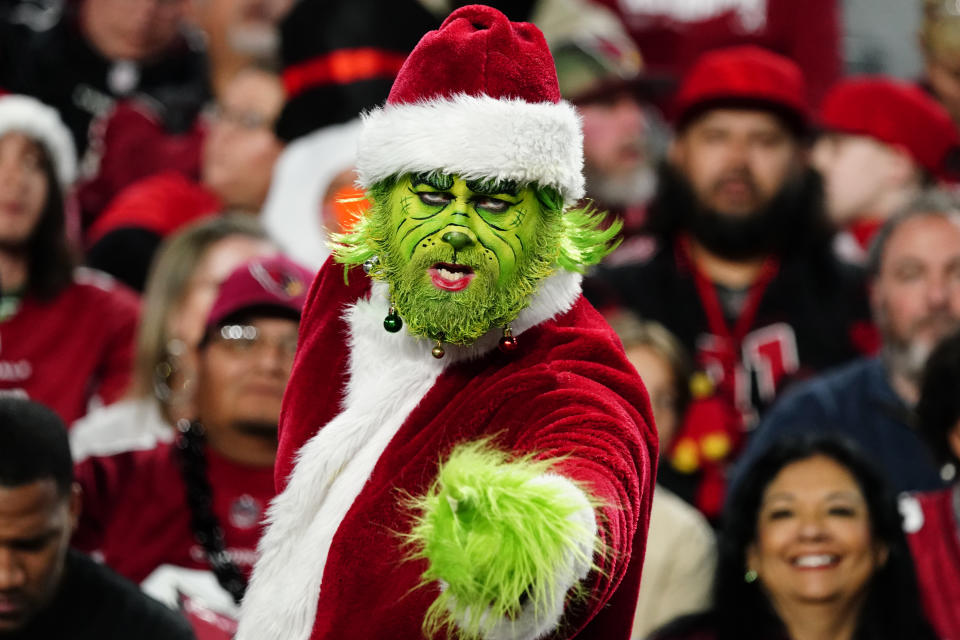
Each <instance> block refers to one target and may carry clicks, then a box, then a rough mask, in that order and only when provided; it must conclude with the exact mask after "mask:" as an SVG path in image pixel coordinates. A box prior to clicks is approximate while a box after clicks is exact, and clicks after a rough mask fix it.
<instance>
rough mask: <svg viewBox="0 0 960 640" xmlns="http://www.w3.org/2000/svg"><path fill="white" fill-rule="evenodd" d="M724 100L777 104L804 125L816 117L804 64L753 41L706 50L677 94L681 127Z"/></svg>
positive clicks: (742, 104)
mask: <svg viewBox="0 0 960 640" xmlns="http://www.w3.org/2000/svg"><path fill="white" fill-rule="evenodd" d="M724 106H730V107H747V108H758V109H765V110H772V111H774V112H777V113H778V114H780V115H782V116H785V117H786V118H788V120H789V123H788V124H790V125H791V126H793V127H795V128H799V129H801V130H803V129H806V127H807V124H808V121H809V117H810V114H809V111H810V109H809V105H808V104H807V86H806V82H805V81H804V79H803V72H802V71H800V67H799V66H797V64H796V63H795V62H793V61H792V60H790V59H788V58H785V57H783V56H781V55H778V54H776V53H773V52H772V51H768V50H767V49H763V48H761V47H757V46H753V45H746V46H738V47H729V48H726V49H717V50H715V51H709V52H707V53H705V54H703V55H702V56H700V58H699V59H698V60H697V61H696V63H694V65H693V67H692V68H691V69H690V71H689V72H688V73H687V75H686V77H685V78H684V79H683V82H682V84H681V85H680V90H679V91H678V92H677V95H676V97H675V98H674V104H673V113H674V118H675V120H676V122H677V128H678V129H682V128H683V127H684V126H686V125H687V124H689V123H690V121H691V120H693V119H694V118H695V117H696V116H698V115H700V114H701V113H703V112H704V111H707V110H709V109H712V108H719V107H724Z"/></svg>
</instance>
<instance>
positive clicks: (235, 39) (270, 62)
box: [78, 0, 291, 228]
mask: <svg viewBox="0 0 960 640" xmlns="http://www.w3.org/2000/svg"><path fill="white" fill-rule="evenodd" d="M290 3H291V0H195V1H193V2H190V3H189V7H190V9H191V11H192V19H193V21H194V22H196V24H197V26H199V27H200V29H201V31H202V32H203V34H202V35H203V36H205V40H206V45H207V53H208V55H209V59H210V78H211V80H212V84H213V91H214V95H215V97H216V99H217V100H218V101H220V102H223V101H224V100H226V99H227V94H228V93H229V91H230V88H231V86H232V82H233V80H234V78H235V76H236V75H237V74H238V73H240V72H241V71H243V70H244V69H247V68H251V67H254V68H262V69H269V70H271V71H272V70H273V69H274V68H275V67H276V66H277V61H278V60H277V59H278V57H279V44H280V39H279V30H278V26H277V23H278V22H279V20H280V17H281V16H282V14H283V13H284V12H285V11H286V10H287V9H288V8H289V5H290ZM161 116H162V112H158V109H157V105H156V103H154V102H152V101H150V100H144V99H142V98H138V97H134V98H132V99H129V100H124V101H121V102H120V103H119V104H117V106H116V107H115V108H114V109H112V110H111V111H109V112H107V114H106V115H105V116H104V117H101V118H97V119H96V120H94V122H93V124H92V125H91V127H90V148H91V152H90V153H89V154H88V158H87V159H88V160H89V162H88V163H87V164H86V166H85V168H86V169H87V171H86V173H87V180H85V181H84V182H82V183H81V184H80V185H79V189H78V192H79V200H80V205H81V208H82V211H83V216H84V217H83V219H84V227H85V228H86V227H89V226H90V225H91V224H93V223H94V221H96V219H97V218H98V217H99V216H100V215H101V214H102V212H103V211H104V209H105V208H106V207H107V205H109V203H110V202H111V201H112V200H113V198H114V197H116V195H117V194H118V193H119V192H120V191H122V190H123V189H124V188H125V187H127V186H129V185H131V184H133V183H134V182H137V181H139V180H142V179H144V178H147V177H149V176H151V175H154V174H156V173H160V172H163V171H178V172H180V173H183V174H184V175H186V176H187V177H190V178H193V179H196V178H198V177H199V176H200V172H201V166H202V158H201V149H202V146H203V140H204V137H205V135H206V133H207V122H206V120H205V119H204V118H197V119H195V120H194V121H193V122H192V123H190V122H184V123H183V127H184V129H183V130H179V129H178V130H171V129H170V128H169V127H168V126H167V125H166V124H165V123H164V122H163V118H162V117H161Z"/></svg>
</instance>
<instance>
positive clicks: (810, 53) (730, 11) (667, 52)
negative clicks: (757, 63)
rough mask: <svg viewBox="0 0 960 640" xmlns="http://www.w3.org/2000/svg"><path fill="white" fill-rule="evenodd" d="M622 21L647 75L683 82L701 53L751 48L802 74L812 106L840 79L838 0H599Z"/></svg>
mask: <svg viewBox="0 0 960 640" xmlns="http://www.w3.org/2000/svg"><path fill="white" fill-rule="evenodd" d="M598 2H599V3H600V4H603V5H607V6H608V7H609V8H611V9H613V10H614V11H615V12H616V13H617V14H618V15H619V16H620V17H621V18H622V20H623V23H624V25H625V26H626V27H627V30H628V31H629V32H630V35H631V36H633V39H634V42H636V43H637V46H638V47H639V48H640V52H641V54H643V60H644V63H645V65H646V66H647V67H649V68H650V70H652V71H655V72H660V73H669V74H671V75H674V76H676V77H677V78H680V77H683V75H684V74H685V73H686V72H687V70H688V69H690V67H691V66H692V65H693V63H694V61H695V60H696V59H697V58H698V57H699V56H700V55H701V54H702V53H704V52H706V51H709V50H711V49H717V48H720V47H728V46H734V45H741V44H755V45H759V46H761V47H764V48H766V49H770V50H771V51H775V52H777V53H780V54H782V55H784V56H786V57H788V58H790V59H791V60H793V61H795V62H796V63H797V64H798V65H800V67H801V68H802V69H803V72H804V75H805V76H806V80H807V87H808V90H809V96H810V102H811V104H814V105H816V104H818V103H819V102H820V100H821V99H822V98H823V96H824V95H825V94H826V92H827V90H828V89H829V88H830V86H831V85H833V83H834V82H836V81H837V80H838V79H839V78H840V72H841V60H840V56H841V51H840V7H839V6H838V5H839V4H840V3H838V2H837V0H805V2H784V1H783V0H598Z"/></svg>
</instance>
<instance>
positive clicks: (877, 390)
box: [742, 191, 960, 491]
mask: <svg viewBox="0 0 960 640" xmlns="http://www.w3.org/2000/svg"><path fill="white" fill-rule="evenodd" d="M868 268H869V270H870V274H871V278H872V289H871V304H872V306H873V315H874V319H875V320H876V323H877V327H878V328H879V330H880V333H881V336H882V339H883V347H882V351H881V355H880V357H877V358H862V359H860V360H857V361H855V362H852V363H850V364H848V365H847V366H844V367H843V368H841V369H838V370H837V371H834V372H831V373H828V374H826V375H824V376H822V377H820V378H817V379H814V380H810V381H809V382H807V383H806V384H804V385H803V386H800V387H798V388H797V389H796V391H795V393H791V394H790V395H789V396H786V397H784V398H783V399H782V400H780V401H779V402H778V403H777V405H776V406H775V407H774V408H773V410H772V411H771V412H770V413H769V414H768V415H767V417H766V419H765V420H764V423H763V424H762V425H761V426H760V428H759V429H758V430H757V432H756V434H755V435H754V437H753V438H752V439H751V440H750V442H749V444H748V445H747V450H746V452H745V453H744V456H743V461H742V464H745V465H749V464H750V462H749V460H750V459H751V458H754V457H756V456H758V455H762V452H763V450H764V449H766V448H767V447H769V446H771V445H772V444H773V443H774V442H776V441H777V440H778V439H779V438H781V437H783V435H784V434H785V433H788V432H790V433H794V432H798V431H806V430H809V429H821V430H829V431H835V432H839V433H843V434H844V435H846V436H847V437H849V438H851V439H852V440H854V441H856V442H857V443H858V444H859V445H860V446H861V447H862V448H863V450H864V451H866V452H867V453H868V454H869V455H870V457H871V458H872V459H873V460H874V461H875V462H876V464H877V465H878V466H879V467H880V468H882V469H883V471H884V473H885V474H886V476H887V480H888V482H889V483H890V484H891V485H892V486H893V487H894V488H895V489H896V490H897V491H926V490H933V489H939V488H940V487H941V486H942V485H943V480H942V479H941V475H940V470H939V469H938V465H937V464H936V462H935V461H934V459H933V457H932V456H931V455H930V453H929V451H927V448H926V447H925V446H924V443H923V441H922V440H921V438H920V435H919V434H918V433H917V432H916V431H915V430H914V429H913V428H912V427H911V423H912V421H911V419H910V407H912V406H913V405H914V404H915V403H916V401H917V398H918V396H919V388H918V385H919V383H920V375H921V373H922V372H923V366H924V364H925V362H926V359H927V356H928V355H929V354H930V352H931V351H933V349H934V347H935V346H936V344H937V342H938V341H939V340H941V339H942V338H943V337H945V336H946V335H948V334H949V333H951V332H952V331H954V330H955V329H957V328H960V203H958V202H956V201H955V200H954V199H953V198H950V197H948V196H946V195H945V194H943V193H941V192H936V191H930V192H927V193H925V194H923V195H922V196H920V197H919V198H918V199H917V200H916V201H914V202H913V203H911V204H910V206H908V207H907V208H906V209H905V210H903V211H902V212H900V213H898V214H896V215H894V216H893V217H892V218H890V219H889V220H888V221H887V222H886V223H884V225H883V227H881V229H880V231H879V232H878V233H877V237H876V239H875V240H874V243H873V245H872V246H871V248H870V256H869V260H868Z"/></svg>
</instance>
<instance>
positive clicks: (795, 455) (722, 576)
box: [654, 435, 936, 640]
mask: <svg viewBox="0 0 960 640" xmlns="http://www.w3.org/2000/svg"><path fill="white" fill-rule="evenodd" d="M738 486H739V487H740V489H739V490H738V491H737V492H736V493H734V494H733V495H732V496H731V497H730V500H729V502H728V503H727V509H726V511H725V514H724V525H723V531H722V535H721V537H720V549H719V550H720V558H719V563H718V568H717V576H716V583H715V588H714V609H713V611H712V612H710V613H708V614H705V615H698V616H692V617H689V618H684V619H681V620H678V621H676V622H674V623H673V624H671V625H669V626H668V627H667V628H665V629H663V630H661V631H660V632H659V633H658V634H656V635H655V636H654V637H655V638H657V640H681V639H686V640H689V639H698V640H708V639H711V640H712V639H716V640H726V639H728V638H729V639H733V638H738V639H750V638H754V639H757V640H761V639H762V640H771V639H789V640H807V639H808V638H811V639H812V638H818V639H821V640H853V639H856V640H866V639H868V638H869V639H871V640H874V639H878V640H886V639H890V640H893V639H902V640H908V639H910V640H913V639H923V638H930V639H932V638H935V637H936V636H935V635H934V634H933V632H932V631H931V630H930V628H929V625H928V623H927V621H926V620H925V619H924V617H923V614H922V613H921V609H920V605H919V602H918V599H917V587H916V578H915V576H914V571H913V565H912V562H911V560H910V556H909V552H908V550H907V547H906V542H905V540H904V537H903V533H902V532H901V530H900V516H899V512H898V511H897V507H896V504H895V503H894V501H893V497H892V495H891V494H890V493H889V492H888V491H887V489H886V486H885V483H884V481H883V479H882V478H881V477H880V475H879V474H878V473H877V471H876V470H875V469H874V468H873V466H872V465H871V464H870V463H869V461H867V460H866V459H865V458H864V457H863V456H862V454H860V453H859V452H858V451H857V450H856V449H854V448H852V447H851V446H850V445H849V444H847V443H846V442H845V441H843V440H840V439H837V438H835V437H832V436H824V435H815V436H807V437H800V438H795V439H794V438H791V439H785V440H783V441H781V442H780V443H779V444H778V445H777V446H774V447H772V448H771V449H770V450H769V451H768V453H766V454H765V455H764V456H763V457H762V458H760V459H758V460H757V461H756V462H755V463H753V464H752V466H751V467H750V468H749V469H748V470H747V471H746V472H745V476H744V481H743V482H742V483H741V484H740V485H738Z"/></svg>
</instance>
